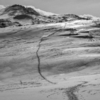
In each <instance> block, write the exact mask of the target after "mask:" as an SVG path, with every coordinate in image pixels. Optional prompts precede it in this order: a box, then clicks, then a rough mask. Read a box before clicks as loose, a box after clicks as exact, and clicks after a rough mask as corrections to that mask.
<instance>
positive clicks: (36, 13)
mask: <svg viewBox="0 0 100 100" xmlns="http://www.w3.org/2000/svg"><path fill="white" fill-rule="evenodd" d="M77 20H78V22H79V24H80V23H82V24H83V23H84V21H85V23H86V22H87V21H88V20H91V21H90V22H92V21H98V20H100V18H97V17H94V16H91V15H80V16H79V15H75V14H63V15H60V14H55V13H51V12H46V11H43V10H40V9H37V8H35V7H34V6H23V5H19V4H15V5H11V6H7V7H4V6H2V5H1V6H0V27H7V26H12V25H17V26H23V25H28V24H31V25H33V24H41V23H42V24H43V23H62V22H72V21H77ZM8 22H9V23H10V24H8ZM99 23H100V21H99Z"/></svg>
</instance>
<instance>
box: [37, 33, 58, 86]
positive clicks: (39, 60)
mask: <svg viewBox="0 0 100 100" xmlns="http://www.w3.org/2000/svg"><path fill="white" fill-rule="evenodd" d="M55 33H56V32H53V33H51V34H49V35H48V36H45V37H44V36H42V37H41V39H40V40H39V44H38V49H37V51H36V56H37V60H38V72H39V74H40V76H41V77H42V78H43V79H44V80H45V81H47V82H49V83H51V84H57V83H55V82H52V81H50V80H48V79H47V78H46V77H45V76H43V75H42V72H41V68H40V66H41V59H40V56H39V50H40V48H41V43H42V42H43V41H45V40H46V38H47V37H49V36H51V35H53V34H55Z"/></svg>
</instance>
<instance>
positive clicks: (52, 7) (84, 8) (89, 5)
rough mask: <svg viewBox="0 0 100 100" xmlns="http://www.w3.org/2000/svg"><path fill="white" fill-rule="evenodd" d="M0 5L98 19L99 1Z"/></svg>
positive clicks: (28, 0)
mask: <svg viewBox="0 0 100 100" xmlns="http://www.w3.org/2000/svg"><path fill="white" fill-rule="evenodd" d="M0 4H1V5H12V4H23V5H32V6H35V7H36V8H39V9H42V10H45V11H50V12H54V13H59V14H64V13H73V14H78V15H81V14H91V15H94V16H99V17H100V13H99V10H100V0H0Z"/></svg>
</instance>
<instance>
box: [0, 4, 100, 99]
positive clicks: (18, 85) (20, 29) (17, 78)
mask: <svg viewBox="0 0 100 100" xmlns="http://www.w3.org/2000/svg"><path fill="white" fill-rule="evenodd" d="M0 100H100V18H99V17H95V16H92V15H75V14H62V15H60V14H55V13H51V12H50V13H49V12H45V11H42V10H40V9H37V8H35V7H32V6H23V5H19V4H15V5H11V6H7V7H4V6H0Z"/></svg>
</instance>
